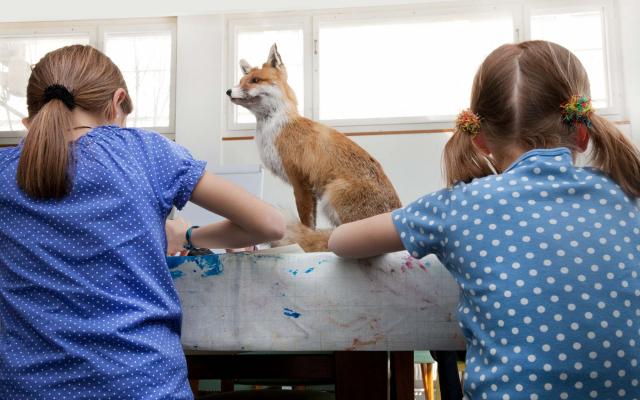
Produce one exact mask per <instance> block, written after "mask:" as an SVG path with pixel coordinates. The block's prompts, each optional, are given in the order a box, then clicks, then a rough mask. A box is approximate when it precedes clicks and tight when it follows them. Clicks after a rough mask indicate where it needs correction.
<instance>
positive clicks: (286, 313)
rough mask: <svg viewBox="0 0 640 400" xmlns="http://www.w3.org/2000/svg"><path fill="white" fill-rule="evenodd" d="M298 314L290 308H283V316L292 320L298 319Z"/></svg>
mask: <svg viewBox="0 0 640 400" xmlns="http://www.w3.org/2000/svg"><path fill="white" fill-rule="evenodd" d="M300 315H301V314H300V313H298V312H295V311H293V310H292V309H290V308H285V309H284V316H285V317H292V318H300Z"/></svg>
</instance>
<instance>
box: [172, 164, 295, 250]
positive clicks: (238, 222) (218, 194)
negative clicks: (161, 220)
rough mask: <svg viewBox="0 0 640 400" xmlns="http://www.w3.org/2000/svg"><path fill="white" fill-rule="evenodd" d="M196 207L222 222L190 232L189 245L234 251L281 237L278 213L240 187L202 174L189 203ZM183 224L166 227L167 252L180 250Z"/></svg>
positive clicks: (280, 219)
mask: <svg viewBox="0 0 640 400" xmlns="http://www.w3.org/2000/svg"><path fill="white" fill-rule="evenodd" d="M190 201H192V202H193V203H195V204H197V205H199V206H200V207H202V208H204V209H206V210H209V211H211V212H214V213H216V214H218V215H220V216H222V217H224V218H227V220H226V221H221V222H215V223H212V224H209V225H205V226H202V227H200V228H198V229H194V230H192V233H191V243H192V244H193V245H194V246H196V247H201V248H209V249H225V248H238V247H247V246H251V245H255V244H258V243H264V242H268V241H273V240H279V239H281V238H282V237H283V236H284V233H285V229H286V228H285V220H284V217H283V216H282V214H281V213H280V211H278V210H277V209H275V208H274V207H272V206H270V205H269V204H267V203H265V202H263V201H262V200H260V199H258V198H256V197H255V196H253V195H251V194H250V193H248V192H247V191H245V190H244V189H242V188H241V187H239V186H237V185H235V184H233V183H231V182H229V181H227V180H225V179H222V178H220V177H218V176H216V175H213V174H211V173H209V172H205V173H204V175H203V176H202V178H201V179H200V181H199V182H198V184H197V185H196V187H195V189H194V190H193V193H192V194H191V199H190ZM185 232H186V224H184V223H182V224H180V223H168V224H167V244H168V246H167V247H168V250H170V251H171V250H172V249H175V248H176V246H179V247H181V245H182V244H183V243H184V241H185V236H184V235H185Z"/></svg>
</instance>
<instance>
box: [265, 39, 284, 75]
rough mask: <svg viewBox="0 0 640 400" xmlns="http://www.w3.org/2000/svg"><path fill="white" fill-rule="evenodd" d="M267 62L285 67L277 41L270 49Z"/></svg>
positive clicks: (277, 66) (274, 65)
mask: <svg viewBox="0 0 640 400" xmlns="http://www.w3.org/2000/svg"><path fill="white" fill-rule="evenodd" d="M267 64H269V65H270V66H272V67H273V68H279V69H281V68H284V63H283V62H282V57H280V53H278V46H276V44H275V43H274V44H273V46H271V50H269V58H268V59H267Z"/></svg>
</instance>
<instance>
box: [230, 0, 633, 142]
mask: <svg viewBox="0 0 640 400" xmlns="http://www.w3.org/2000/svg"><path fill="white" fill-rule="evenodd" d="M483 3H484V4H475V3H474V4H473V5H471V3H469V2H463V1H462V0H454V1H450V2H447V3H444V2H440V3H438V4H424V5H420V6H397V7H384V8H382V7H381V8H377V9H367V10H366V11H363V9H356V10H348V9H347V10H340V11H308V12H304V13H290V14H289V15H285V14H273V15H270V16H266V17H265V15H259V16H255V17H252V16H240V17H237V18H235V19H234V18H233V17H232V18H230V20H229V35H228V37H229V39H230V45H229V49H230V57H229V64H228V70H229V71H231V73H230V74H229V81H228V85H229V87H231V86H233V85H235V84H237V82H238V80H239V77H240V73H241V72H240V69H239V67H238V61H239V60H240V59H241V58H244V59H246V60H247V61H249V63H250V64H252V65H261V64H262V63H263V62H264V61H265V60H266V57H267V54H268V49H269V47H270V46H271V44H272V43H273V42H277V43H278V46H279V50H280V54H281V55H282V57H283V60H284V63H285V65H286V66H287V70H288V72H289V83H290V85H291V86H292V87H293V89H294V91H295V92H296V94H297V95H298V99H299V102H300V105H301V107H300V109H299V111H300V112H301V113H303V110H304V115H306V116H308V117H311V118H313V119H315V120H320V121H323V122H325V123H327V124H329V125H332V126H335V127H338V128H340V129H342V130H344V131H357V130H366V131H374V130H375V131H385V130H403V131H409V130H425V129H432V128H433V129H442V128H445V129H448V128H450V127H451V126H452V125H453V120H454V118H455V115H457V113H458V112H459V111H460V110H461V109H463V108H466V107H468V106H469V97H470V94H471V86H472V84H473V77H474V75H475V73H476V71H477V68H478V66H479V65H480V64H481V62H482V61H483V60H484V58H485V57H486V56H487V55H488V54H489V53H490V52H491V51H492V50H494V49H495V48H496V47H498V46H500V45H502V44H505V43H513V42H515V41H520V40H522V41H524V40H530V39H545V40H550V41H554V42H557V43H559V44H561V45H564V46H565V47H567V48H568V49H569V50H571V51H573V52H574V53H575V54H576V55H577V56H578V58H579V59H580V60H581V62H582V63H583V64H584V66H585V68H586V70H587V72H588V74H589V77H590V81H591V90H592V93H591V94H592V98H593V101H594V105H595V106H596V107H598V110H599V112H600V113H601V114H604V115H609V116H619V114H618V113H619V111H617V110H620V109H621V105H620V104H618V103H619V102H620V101H621V99H622V96H621V90H620V89H619V88H618V87H619V85H618V83H617V80H616V77H617V76H619V75H620V74H619V73H618V72H619V71H618V67H616V65H617V62H616V58H615V54H616V53H615V51H614V50H615V47H614V46H613V45H615V42H614V43H613V45H612V40H611V35H610V33H609V32H608V29H610V27H611V26H612V25H615V21H612V20H610V19H611V18H613V17H612V15H614V14H615V13H613V12H612V8H613V5H614V4H615V3H614V2H613V1H611V0H562V1H560V2H551V1H548V0H530V1H529V0H516V1H510V2H505V1H501V0H495V3H496V5H491V4H490V3H489V2H483ZM463 4H464V5H463ZM225 104H227V107H228V109H229V113H228V114H227V116H228V118H227V127H228V128H229V129H230V130H231V131H232V132H237V134H238V135H246V132H243V130H247V129H255V123H254V121H255V120H254V118H253V116H252V115H251V114H250V113H249V112H248V111H246V110H245V109H243V108H241V107H238V106H235V105H232V104H231V103H230V102H228V101H227V102H226V103H225Z"/></svg>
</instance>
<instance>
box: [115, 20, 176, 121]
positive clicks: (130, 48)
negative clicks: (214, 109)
mask: <svg viewBox="0 0 640 400" xmlns="http://www.w3.org/2000/svg"><path fill="white" fill-rule="evenodd" d="M171 37H172V36H171V32H170V31H160V32H110V33H106V34H105V36H104V51H105V53H106V54H107V55H108V56H109V57H110V58H111V59H112V60H113V62H114V63H115V64H116V65H117V66H118V68H120V70H121V71H122V75H123V76H124V80H125V81H126V83H127V89H128V90H129V95H130V96H131V99H132V101H133V112H132V113H131V114H130V115H129V117H128V118H127V125H129V126H135V127H147V128H159V127H168V126H170V122H171V121H170V118H171V52H172V43H171Z"/></svg>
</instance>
